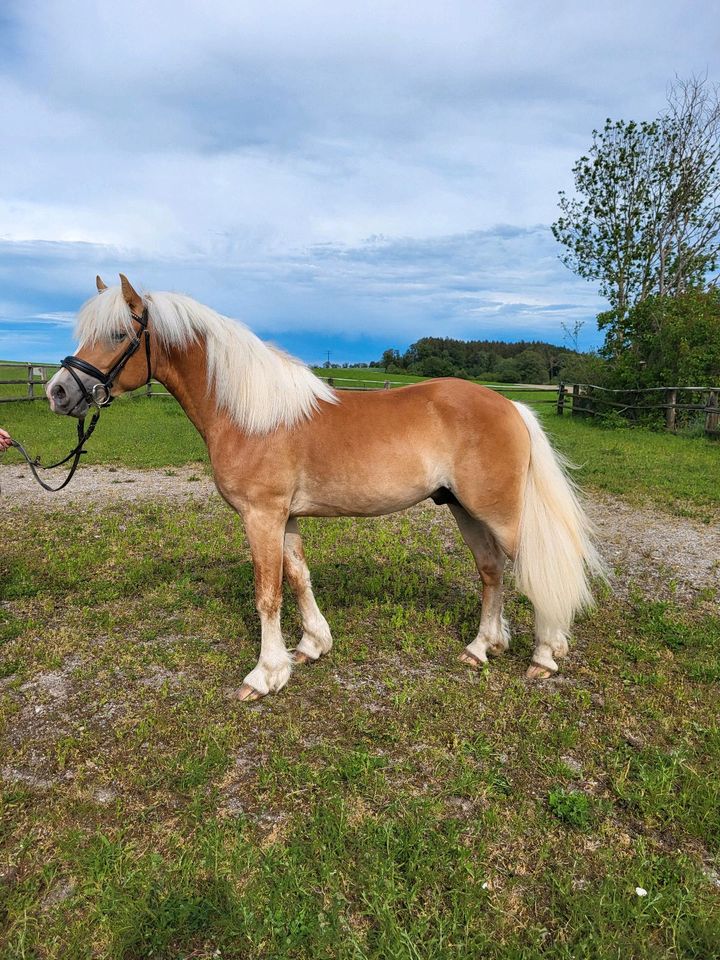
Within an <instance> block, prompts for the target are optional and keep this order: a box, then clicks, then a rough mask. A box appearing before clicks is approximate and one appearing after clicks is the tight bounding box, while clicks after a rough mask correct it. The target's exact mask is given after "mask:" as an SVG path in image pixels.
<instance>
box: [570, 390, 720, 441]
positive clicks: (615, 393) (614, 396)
mask: <svg viewBox="0 0 720 960" xmlns="http://www.w3.org/2000/svg"><path fill="white" fill-rule="evenodd" d="M719 398H720V387H645V388H638V389H637V390H628V389H626V390H611V389H609V388H608V387H598V386H596V385H595V384H592V383H572V384H565V383H560V384H558V390H557V412H558V414H559V415H560V416H562V415H563V413H564V411H565V407H566V406H567V405H568V404H567V401H568V400H570V412H571V415H572V416H573V417H597V416H603V415H604V414H607V412H609V411H613V410H614V411H615V412H616V413H617V414H618V415H619V416H622V417H625V418H626V419H628V420H630V421H632V420H635V421H642V420H643V419H650V418H655V419H658V418H661V419H664V421H665V428H666V429H667V430H673V431H674V430H676V429H677V428H678V426H680V425H681V423H683V422H684V421H687V419H688V418H689V417H691V416H692V415H693V414H696V415H697V416H698V417H699V419H701V420H702V421H703V424H704V431H705V434H706V436H708V437H713V438H720V405H719V403H718V399H719Z"/></svg>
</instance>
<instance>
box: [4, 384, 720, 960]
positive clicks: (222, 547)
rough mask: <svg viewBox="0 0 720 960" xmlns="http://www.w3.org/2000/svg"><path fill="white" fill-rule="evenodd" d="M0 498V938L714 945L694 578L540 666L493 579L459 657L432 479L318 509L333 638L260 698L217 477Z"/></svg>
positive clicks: (55, 947)
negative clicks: (529, 673)
mask: <svg viewBox="0 0 720 960" xmlns="http://www.w3.org/2000/svg"><path fill="white" fill-rule="evenodd" d="M154 402H155V401H153V403H154ZM143 404H144V401H137V405H138V407H141V406H142V405H143ZM119 409H121V408H119ZM4 519H5V521H6V524H5V528H6V530H7V533H6V535H5V537H4V540H3V549H2V551H1V552H0V591H1V600H2V603H0V663H2V665H3V669H2V671H1V675H2V676H4V678H5V679H4V680H3V681H2V682H0V730H1V732H2V736H3V739H4V743H5V750H4V757H3V768H4V770H3V773H4V787H3V790H2V793H1V794H0V803H1V805H2V806H1V813H0V844H1V850H2V861H1V862H2V867H1V868H0V871H1V873H0V889H1V890H2V907H1V910H2V914H1V916H2V935H1V938H0V953H1V954H2V956H3V957H8V958H30V957H43V958H58V960H59V958H63V960H65V958H88V960H89V958H91V957H92V958H94V957H103V958H110V960H116V958H117V960H120V958H122V960H131V958H145V957H150V956H152V957H159V958H168V960H169V958H173V960H176V958H188V960H189V958H191V957H192V958H208V960H209V958H211V957H226V958H256V957H257V958H272V960H283V958H294V960H295V958H308V960H310V958H312V960H315V958H328V960H330V958H333V960H334V958H343V960H344V958H347V960H351V958H352V960H363V958H378V960H379V958H383V960H384V958H398V960H404V958H408V960H418V958H423V960H425V958H438V960H439V958H446V957H447V958H468V960H469V958H473V960H475V958H478V957H483V958H485V957H487V958H491V960H492V958H506V960H520V958H522V960H529V958H536V957H538V958H545V957H547V958H563V960H570V958H588V960H590V958H593V960H594V958H599V957H602V958H618V960H620V958H623V960H624V958H627V957H632V958H639V960H642V958H653V960H658V958H671V957H672V958H678V957H683V958H684V957H688V958H689V957H695V958H712V957H717V956H718V955H719V952H718V943H720V887H719V884H720V879H719V878H718V873H719V872H720V847H719V846H718V838H719V837H720V823H719V822H718V810H720V793H719V792H718V791H719V790H720V787H719V786H718V784H720V727H719V726H718V716H717V698H718V683H719V680H720V619H718V618H717V617H712V616H708V614H707V607H706V606H705V605H702V604H700V603H699V604H698V605H697V606H695V605H693V604H689V605H687V606H685V607H679V606H678V605H676V604H674V603H673V602H671V601H658V600H648V599H645V598H643V597H641V596H640V595H631V598H630V599H629V600H628V601H624V602H621V601H619V600H614V599H612V598H611V597H608V596H605V597H604V598H603V599H602V603H601V606H600V609H599V611H598V612H597V613H596V614H595V615H594V616H592V617H589V618H587V619H586V620H584V621H583V622H582V623H581V624H579V625H578V628H577V631H576V638H575V641H574V644H573V652H572V655H571V658H570V660H569V662H568V665H567V669H566V672H565V677H564V678H563V679H561V680H556V681H550V682H547V683H543V684H537V685H528V684H527V683H526V682H525V681H524V680H523V679H522V676H523V671H524V668H525V666H526V664H527V661H528V659H529V655H530V649H531V639H530V630H531V620H530V609H529V606H528V604H527V603H526V601H524V600H523V599H522V598H519V597H518V596H517V595H515V594H514V593H512V592H511V594H510V598H509V604H508V610H507V612H508V615H509V618H510V621H511V624H512V628H513V634H514V640H513V644H512V647H511V650H510V652H509V653H508V654H507V655H506V656H505V657H504V658H502V659H500V660H497V661H493V663H492V665H491V668H490V669H489V670H487V671H485V672H483V673H480V674H475V673H472V672H470V671H467V670H466V669H464V668H463V667H461V666H460V664H459V663H458V662H457V660H456V659H455V658H456V654H457V652H458V651H459V650H460V648H461V646H462V644H464V643H467V642H468V640H470V639H471V638H472V636H473V635H474V632H475V629H476V626H477V619H478V591H477V584H476V578H475V575H474V573H473V570H472V566H471V561H470V557H469V555H468V554H467V551H466V550H465V548H464V546H463V545H462V543H461V542H460V540H459V538H458V536H457V534H456V533H455V532H454V530H453V528H452V527H451V525H450V522H449V520H448V514H447V511H445V510H435V509H433V508H427V509H424V508H423V509H420V510H417V511H414V512H413V513H411V514H406V515H401V516H398V517H392V518H385V519H379V520H367V521H353V520H347V519H339V520H330V521H314V520H307V521H303V523H302V529H303V533H304V537H305V542H306V549H307V553H308V558H309V562H310V566H311V569H312V572H313V578H314V584H315V589H316V594H317V597H318V601H319V603H320V605H321V607H322V608H323V610H324V612H325V613H326V615H327V617H328V619H329V621H330V623H331V626H332V627H333V630H334V634H335V639H336V645H335V648H334V649H333V651H332V653H331V655H330V656H328V657H327V658H325V659H324V660H323V661H322V662H321V663H319V664H317V665H316V666H314V667H311V668H306V669H298V670H297V671H296V673H295V674H294V676H293V677H292V679H291V682H290V685H289V686H288V688H287V689H286V690H285V691H283V692H282V693H281V694H279V695H277V696H275V697H272V698H268V699H266V700H265V701H263V702H262V703H260V704H258V705H255V706H252V707H248V706H242V705H241V704H239V703H238V702H237V701H236V700H235V699H233V697H232V692H233V691H234V690H236V689H237V687H238V686H239V684H240V683H241V680H242V677H243V676H244V674H245V673H246V672H247V670H248V669H249V668H250V667H251V666H252V664H253V662H254V660H255V658H256V655H257V643H256V638H257V630H258V628H257V619H256V615H255V611H254V602H253V588H252V569H251V564H250V558H249V553H248V549H247V546H246V544H245V542H244V539H243V538H242V536H241V534H240V531H239V525H238V523H237V520H236V518H235V517H234V516H233V515H232V514H231V513H230V511H229V510H227V509H226V508H224V507H223V506H222V504H221V502H220V501H219V499H218V498H213V499H211V500H210V501H207V502H202V503H197V502H196V503H192V504H190V503H187V502H182V501H177V502H155V503H151V502H136V503H134V504H133V505H132V506H128V505H127V504H116V505H110V506H108V507H106V508H103V509H90V510H77V511H73V512H68V511H67V509H66V508H65V509H64V510H58V511H57V512H56V513H51V514H49V515H45V514H43V516H42V522H39V521H38V517H37V515H33V514H32V513H30V512H28V511H26V510H23V509H20V508H14V509H11V510H6V516H5V517H4ZM99 560H100V561H101V562H100V563H99ZM284 629H285V634H286V637H287V638H288V641H289V642H290V643H293V642H295V640H296V639H297V638H298V637H299V621H298V613H297V610H296V608H295V605H294V601H293V600H292V598H291V597H289V596H288V597H287V602H286V607H285V613H284ZM638 887H641V888H644V889H645V890H646V891H647V896H646V897H640V896H638V894H637V893H636V892H635V891H636V888H638Z"/></svg>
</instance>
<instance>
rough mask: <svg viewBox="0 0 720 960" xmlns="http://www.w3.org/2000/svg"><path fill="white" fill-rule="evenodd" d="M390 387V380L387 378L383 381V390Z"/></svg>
mask: <svg viewBox="0 0 720 960" xmlns="http://www.w3.org/2000/svg"><path fill="white" fill-rule="evenodd" d="M389 389H390V381H389V380H386V381H385V383H383V390H389Z"/></svg>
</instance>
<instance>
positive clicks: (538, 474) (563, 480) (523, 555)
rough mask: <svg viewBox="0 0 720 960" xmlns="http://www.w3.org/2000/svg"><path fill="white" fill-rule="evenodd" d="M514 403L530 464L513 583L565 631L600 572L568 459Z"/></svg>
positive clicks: (534, 419) (588, 597)
mask: <svg viewBox="0 0 720 960" xmlns="http://www.w3.org/2000/svg"><path fill="white" fill-rule="evenodd" d="M515 406H516V407H517V409H518V412H519V413H520V416H521V417H522V418H523V420H524V422H525V426H526V427H527V429H528V432H529V434H530V443H531V447H530V468H529V470H528V475H527V482H526V486H525V502H524V506H523V513H522V520H521V521H520V543H519V548H518V553H517V557H516V559H515V576H516V580H517V585H518V588H519V589H520V590H521V591H522V592H523V593H524V594H526V596H527V597H528V598H529V599H530V600H531V601H532V603H533V606H534V607H535V609H536V613H537V614H538V615H539V616H540V617H542V620H543V622H544V623H545V624H546V625H552V626H553V627H555V628H557V629H559V630H561V631H567V630H568V629H569V628H570V625H571V623H572V621H573V618H574V617H575V614H576V613H578V612H579V611H581V610H583V609H586V608H588V607H591V606H592V605H593V597H592V592H591V589H590V580H589V578H590V576H592V575H599V576H601V577H604V576H605V567H604V564H603V561H602V559H601V558H600V556H599V555H598V552H597V550H596V549H595V545H594V543H593V527H592V524H591V523H590V520H589V519H588V517H587V516H586V515H585V512H584V510H583V507H582V504H581V502H580V498H579V495H578V489H577V487H576V485H575V484H574V483H573V481H572V480H571V479H570V477H569V476H568V474H567V470H568V467H569V464H568V461H567V460H566V459H565V457H563V456H562V454H560V453H558V452H557V451H556V450H554V449H553V448H552V446H551V445H550V441H549V440H548V438H547V436H546V435H545V432H544V431H543V429H542V427H541V426H540V424H539V423H538V420H537V417H536V415H535V413H534V412H533V411H532V410H530V408H529V407H526V406H525V405H524V404H522V403H516V404H515Z"/></svg>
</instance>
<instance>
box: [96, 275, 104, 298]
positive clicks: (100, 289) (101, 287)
mask: <svg viewBox="0 0 720 960" xmlns="http://www.w3.org/2000/svg"><path fill="white" fill-rule="evenodd" d="M95 286H96V287H97V288H98V293H102V292H103V290H107V284H106V283H105V282H104V281H103V278H102V277H101V276H100V274H98V275H97V277H95Z"/></svg>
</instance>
